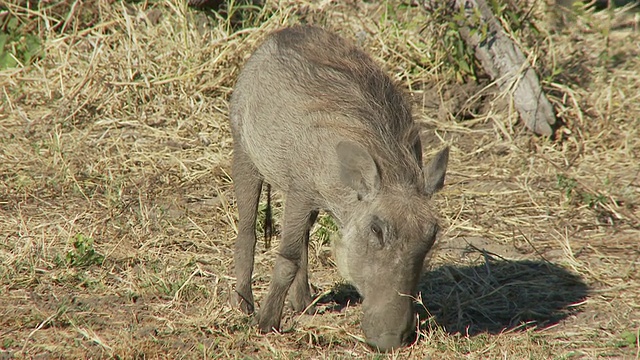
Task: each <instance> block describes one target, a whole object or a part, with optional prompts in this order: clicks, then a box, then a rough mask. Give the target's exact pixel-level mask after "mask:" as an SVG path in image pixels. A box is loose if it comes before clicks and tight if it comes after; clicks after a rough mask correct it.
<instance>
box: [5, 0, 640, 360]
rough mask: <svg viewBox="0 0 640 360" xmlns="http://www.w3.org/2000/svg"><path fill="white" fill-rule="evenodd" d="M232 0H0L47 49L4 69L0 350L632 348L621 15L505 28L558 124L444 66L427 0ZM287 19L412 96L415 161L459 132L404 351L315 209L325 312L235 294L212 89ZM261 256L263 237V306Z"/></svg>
mask: <svg viewBox="0 0 640 360" xmlns="http://www.w3.org/2000/svg"><path fill="white" fill-rule="evenodd" d="M238 4H239V5H237V7H236V8H234V7H233V6H231V10H230V11H227V12H226V15H225V14H222V13H221V14H218V13H214V12H206V13H203V12H198V11H194V10H193V9H189V8H188V7H187V6H186V3H185V2H183V1H148V2H108V1H96V2H71V1H61V2H44V1H43V2H32V1H29V2H24V1H14V2H5V3H3V4H1V6H3V7H2V10H1V14H0V17H1V19H0V20H1V22H2V24H3V26H5V25H6V24H8V20H7V19H9V17H12V18H14V19H18V20H19V21H18V22H17V25H12V26H13V27H14V28H12V29H14V30H16V31H17V32H18V34H17V35H16V36H13V37H12V38H11V42H12V44H17V43H18V42H19V41H22V40H21V39H23V40H25V41H26V37H23V34H25V33H30V34H34V36H37V38H38V42H39V44H40V49H39V50H42V51H41V52H39V54H38V56H31V57H30V59H29V61H25V58H24V56H23V55H20V56H18V60H20V61H16V62H15V63H12V64H13V65H11V66H10V67H8V68H7V69H4V70H2V71H0V99H1V102H0V299H2V300H1V301H0V351H1V353H0V357H6V358H34V357H42V358H56V357H57V358H245V357H249V358H270V357H276V358H291V357H303V358H353V357H356V358H381V357H390V358H394V357H396V358H407V357H416V358H425V357H433V358H462V357H470V358H503V357H506V358H534V359H548V358H603V357H605V358H606V357H613V358H634V357H637V356H638V348H639V345H638V337H637V334H638V329H639V328H640V323H639V322H638V321H639V320H638V319H640V308H639V307H638V303H639V301H640V285H639V284H640V278H639V277H638V274H639V273H640V271H638V264H639V263H640V248H639V246H640V245H639V244H640V243H639V242H638V239H639V238H640V212H639V211H640V210H639V209H640V167H639V165H638V164H640V159H639V158H638V157H639V156H640V142H639V141H640V140H638V139H640V137H639V136H638V129H639V128H640V126H639V125H640V123H639V121H640V120H639V119H640V101H639V100H640V98H639V95H638V90H637V89H638V88H640V76H639V75H638V74H639V73H640V61H639V60H638V59H640V57H639V56H638V55H640V50H639V49H638V47H637V43H638V41H639V40H640V39H639V37H638V33H637V32H634V31H633V30H630V29H628V28H620V29H616V30H615V31H614V30H612V28H613V27H614V26H613V25H612V24H614V23H617V20H618V19H619V17H622V16H623V14H622V13H618V12H614V13H609V14H607V15H606V16H602V14H598V13H584V14H580V15H579V16H578V17H577V18H576V19H575V20H574V21H575V22H574V23H572V25H571V26H566V27H559V28H556V27H553V26H552V25H550V24H549V23H548V22H547V19H546V14H547V13H546V10H545V9H544V7H543V6H542V5H541V4H539V6H538V7H536V6H533V7H532V8H531V9H532V12H531V13H530V14H529V15H530V17H529V21H532V22H533V24H534V25H535V28H536V31H537V32H535V31H532V30H531V27H528V26H519V27H517V29H516V30H513V31H514V33H513V34H512V35H513V36H514V38H516V39H523V40H522V42H523V46H524V50H525V53H526V54H527V55H528V56H529V58H530V59H531V60H532V61H534V60H535V61H534V63H535V66H536V67H537V70H538V71H539V72H540V73H541V74H542V75H541V77H542V78H543V79H545V80H544V82H543V85H544V87H545V89H546V90H547V91H548V92H549V94H550V97H551V100H552V102H553V103H554V106H555V107H556V110H557V112H558V115H559V117H560V118H561V119H562V120H563V124H562V126H561V127H560V128H558V129H557V130H556V133H555V134H554V137H553V138H552V139H544V138H538V137H535V136H532V135H531V134H529V133H526V132H525V131H524V130H523V126H522V125H521V124H520V123H519V121H518V119H517V116H516V114H514V113H513V111H512V109H511V108H510V107H509V105H508V100H509V99H508V96H506V95H505V94H500V93H496V91H495V89H494V88H493V87H492V86H491V84H490V83H489V82H488V81H487V80H486V79H485V78H483V77H482V74H478V75H479V79H478V83H475V82H473V81H467V83H465V84H462V83H460V82H459V81H460V80H461V79H462V80H465V81H466V79H468V78H467V77H466V75H464V74H463V73H460V72H459V69H458V70H456V66H455V64H452V61H455V60H456V59H451V56H452V55H451V54H452V53H454V52H451V51H449V50H450V49H447V48H446V46H447V44H451V43H452V42H451V41H449V42H448V41H444V40H443V39H442V36H444V34H446V31H447V29H448V27H447V24H442V22H441V21H442V20H441V19H442V17H441V16H439V14H430V13H429V12H426V11H425V10H424V9H422V8H420V7H418V6H408V5H407V4H406V3H400V2H382V3H351V2H349V3H342V2H335V3H333V2H280V3H274V2H267V3H266V5H265V6H263V7H256V6H253V5H251V6H244V5H242V3H238ZM611 14H613V15H611ZM436 15H438V16H436ZM436 19H437V20H438V21H436ZM299 22H308V23H314V24H319V25H322V26H326V27H328V28H331V29H333V30H335V31H337V32H339V33H340V34H342V35H343V36H345V37H347V38H351V39H354V41H356V42H357V43H358V44H359V45H360V46H362V47H363V48H365V49H366V51H367V52H369V53H370V54H372V56H373V57H374V59H376V61H378V62H379V63H380V64H383V66H384V67H385V69H387V70H388V71H389V72H390V73H391V74H392V76H393V77H394V78H395V79H397V80H398V81H399V82H400V83H401V84H402V85H403V86H404V87H405V88H407V89H409V91H410V94H411V97H412V99H413V102H414V104H415V113H416V118H417V120H418V121H419V122H421V123H422V124H424V127H425V133H424V136H423V143H424V144H426V146H425V157H428V156H430V154H431V153H433V152H435V151H437V149H439V148H441V147H442V146H443V145H444V144H449V145H450V146H451V160H450V167H449V173H448V176H447V183H446V186H445V189H444V190H443V191H442V192H441V193H439V194H438V195H437V196H436V197H435V198H434V201H435V202H436V204H437V205H438V206H439V209H440V212H441V214H442V223H443V233H442V234H441V236H440V238H439V240H438V247H437V249H435V250H434V252H433V254H432V255H431V259H430V262H429V264H428V266H427V267H426V268H425V273H424V276H423V280H422V282H421V285H420V289H421V296H420V297H419V298H418V299H417V300H418V302H417V304H416V306H417V308H418V309H419V310H420V312H421V325H420V328H419V329H418V330H419V333H420V337H419V339H418V342H417V343H415V344H414V345H412V346H411V347H408V348H406V349H402V350H400V351H399V352H398V353H395V354H389V355H379V354H375V353H373V352H371V350H370V349H369V348H367V347H366V345H364V343H363V342H362V334H361V330H360V309H359V305H358V296H357V293H355V291H354V290H353V289H352V288H349V287H348V286H347V285H345V284H344V283H343V282H342V280H341V279H340V277H339V276H338V275H337V273H336V269H335V264H334V263H333V259H332V254H331V249H330V239H331V237H333V236H338V235H337V234H336V233H335V229H334V224H332V222H331V221H330V219H328V218H323V219H322V221H321V222H320V224H319V225H317V228H316V229H315V231H314V235H313V236H314V241H313V242H312V249H311V251H310V261H311V265H310V268H311V270H312V274H311V281H312V284H313V286H314V288H315V290H316V293H317V294H319V296H322V298H321V299H319V300H320V304H319V309H320V312H319V313H318V314H316V315H313V316H307V315H303V316H300V315H298V314H294V313H292V312H287V313H286V314H285V318H284V327H283V332H282V333H281V334H268V335H260V334H258V333H257V331H256V329H255V327H254V326H253V325H252V321H253V318H251V317H246V316H244V315H243V314H241V313H240V312H238V311H237V310H235V309H233V308H232V307H231V306H230V304H229V298H230V294H232V293H233V285H234V282H235V279H234V278H233V271H232V269H233V264H232V254H233V253H232V249H233V241H234V239H235V234H236V229H235V221H236V211H235V204H234V201H235V200H234V195H233V192H232V181H231V178H230V176H229V172H230V159H231V148H232V146H231V145H232V143H231V137H230V134H229V129H228V123H227V105H228V104H227V101H228V98H229V95H230V92H231V89H232V86H233V83H234V79H235V76H236V75H237V73H238V70H239V68H240V67H241V66H242V64H243V63H244V61H245V59H246V58H247V57H248V55H249V54H250V52H251V50H252V49H253V48H254V47H255V45H256V44H257V42H259V41H260V40H261V39H262V38H263V37H264V36H265V35H266V34H267V33H268V32H269V31H271V30H274V29H276V28H279V27H281V26H283V25H287V24H293V23H299ZM506 23H508V22H506ZM14 24H16V23H15V22H14ZM524 25H526V23H525V24H524ZM5 28H8V27H6V26H5ZM18 29H19V31H18ZM448 40H455V39H448ZM453 43H455V41H454V42H453ZM12 46H13V45H12ZM12 49H13V48H12ZM16 49H18V48H16ZM458 60H459V59H458ZM456 71H457V72H456ZM275 206H276V211H275V215H276V230H278V226H277V225H279V224H278V220H279V214H280V210H281V202H280V201H279V200H278V197H277V196H276V201H275ZM276 233H277V231H276ZM276 249H277V239H274V244H273V245H272V246H271V247H265V244H263V243H261V244H259V247H258V252H257V253H258V254H257V261H256V270H255V275H254V291H255V294H256V298H257V304H258V306H259V305H260V301H261V299H262V298H263V296H264V295H265V293H266V289H267V286H268V283H269V278H270V271H271V266H272V263H273V258H274V255H275V251H276Z"/></svg>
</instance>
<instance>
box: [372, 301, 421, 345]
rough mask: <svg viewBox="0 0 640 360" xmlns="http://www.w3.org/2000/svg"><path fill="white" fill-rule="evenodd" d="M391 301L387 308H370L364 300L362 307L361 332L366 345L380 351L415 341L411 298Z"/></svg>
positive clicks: (414, 323) (414, 321) (414, 322)
mask: <svg viewBox="0 0 640 360" xmlns="http://www.w3.org/2000/svg"><path fill="white" fill-rule="evenodd" d="M375 300H376V299H372V301H375ZM392 301H394V302H393V303H390V304H386V305H387V306H380V307H371V306H370V304H369V301H368V300H367V299H365V301H364V302H363V305H362V306H363V310H364V316H363V319H362V330H363V331H364V334H365V337H366V340H367V343H368V344H369V345H371V346H372V347H374V348H377V349H378V350H380V351H390V350H393V349H397V348H399V347H401V346H403V345H407V344H409V343H411V342H413V340H415V330H416V316H415V313H414V311H413V304H412V301H411V298H408V297H405V298H404V299H401V298H398V299H394V300H392Z"/></svg>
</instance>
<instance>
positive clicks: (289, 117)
mask: <svg viewBox="0 0 640 360" xmlns="http://www.w3.org/2000/svg"><path fill="white" fill-rule="evenodd" d="M230 117H231V124H232V131H233V138H234V156H233V180H234V186H235V192H236V196H237V205H238V213H239V221H238V239H237V242H236V249H235V269H236V276H237V285H236V292H237V298H236V299H235V300H236V301H237V302H238V305H239V306H240V308H241V309H242V310H243V311H245V312H246V313H252V312H253V309H254V301H253V294H252V290H251V276H252V272H253V263H254V251H255V244H256V231H255V224H256V211H257V206H258V201H259V197H260V190H261V188H262V184H263V181H266V182H267V183H269V184H272V185H273V186H275V187H276V188H279V189H280V190H282V191H283V193H284V194H285V210H284V219H283V228H282V241H281V243H280V247H279V249H278V256H277V259H276V263H275V267H274V271H273V276H272V279H271V285H270V289H269V292H268V294H267V296H266V298H265V299H264V300H263V301H262V304H261V309H260V313H259V317H258V318H259V328H260V330H262V331H265V332H266V331H271V330H273V329H278V328H279V326H280V318H281V316H282V309H283V305H284V300H285V296H286V294H287V292H288V293H289V299H290V301H291V303H292V305H293V308H294V309H295V310H296V311H302V310H304V309H305V308H307V306H308V305H309V304H310V303H311V301H312V298H311V293H310V290H309V283H308V278H307V251H308V250H307V247H308V242H309V230H310V228H311V226H312V225H313V223H314V221H315V219H316V216H317V215H318V211H319V210H325V211H328V212H330V213H331V214H332V215H333V217H334V218H335V219H336V221H337V223H338V224H339V226H340V229H341V232H342V239H341V240H340V241H338V242H337V244H335V257H336V262H337V264H338V268H339V270H340V272H341V273H342V274H343V276H344V277H345V278H346V279H347V280H348V281H350V282H351V283H352V284H353V285H354V286H355V287H356V288H357V289H358V291H359V292H360V294H361V295H362V297H363V303H362V308H363V312H364V316H363V321H362V327H363V330H364V333H365V336H366V339H367V341H368V342H369V343H370V344H371V345H373V346H375V347H377V348H379V349H381V350H388V349H393V348H396V347H399V346H401V345H402V344H403V342H405V341H406V340H407V339H408V337H409V335H410V334H412V333H413V330H414V329H415V313H414V310H413V300H412V296H413V295H415V292H416V286H417V285H416V284H417V282H418V280H419V276H420V272H421V269H422V265H423V261H424V258H425V256H426V254H427V252H428V251H429V249H430V248H431V246H432V245H433V242H434V240H435V237H436V232H437V230H438V225H437V221H436V214H435V212H434V210H433V209H432V206H431V204H430V197H431V195H432V194H433V193H434V192H435V191H437V190H438V189H440V188H441V187H442V185H443V182H444V176H445V171H446V165H447V161H448V148H445V149H444V150H442V151H441V152H439V153H438V154H437V155H436V156H435V157H434V159H433V160H432V161H431V162H430V164H429V165H427V166H426V167H425V169H424V171H423V169H422V146H421V143H420V137H419V131H418V126H417V125H416V124H415V123H414V121H413V119H412V116H411V111H410V106H409V105H408V103H407V101H406V100H405V98H404V96H403V94H402V92H401V91H400V90H398V88H397V87H396V86H395V85H394V83H393V82H392V81H391V80H390V79H389V77H388V76H387V75H385V74H384V73H383V72H382V71H381V70H380V68H379V67H378V66H376V64H375V63H374V62H373V60H371V58H370V57H369V56H367V55H366V54H365V53H364V52H362V51H360V50H358V49H357V48H356V47H355V46H353V45H351V44H349V43H348V42H346V41H344V40H342V39H341V38H339V37H338V36H336V35H334V34H331V33H329V32H327V31H325V30H322V29H320V28H317V27H293V28H288V29H284V30H280V31H277V32H275V33H273V34H271V35H270V36H269V37H268V38H267V40H266V41H265V42H264V43H263V44H262V45H261V46H260V47H259V48H258V49H257V50H256V51H255V53H254V54H253V55H252V56H251V58H250V59H249V60H248V62H247V63H246V65H245V67H244V69H243V70H242V72H241V73H240V75H239V78H238V82H237V84H236V87H235V90H234V93H233V96H232V99H231V106H230Z"/></svg>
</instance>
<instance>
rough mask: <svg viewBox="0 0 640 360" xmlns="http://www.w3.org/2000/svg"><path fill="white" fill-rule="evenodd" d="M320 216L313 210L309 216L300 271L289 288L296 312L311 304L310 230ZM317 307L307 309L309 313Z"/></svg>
mask: <svg viewBox="0 0 640 360" xmlns="http://www.w3.org/2000/svg"><path fill="white" fill-rule="evenodd" d="M317 217H318V212H317V211H313V212H311V216H310V217H309V228H308V229H307V231H305V233H304V245H303V246H302V255H301V257H300V266H299V267H298V272H297V273H296V277H295V279H294V280H293V284H291V289H289V301H291V306H292V307H293V310H294V311H296V312H302V311H304V310H305V309H306V308H307V306H309V304H311V300H312V297H311V291H310V288H309V272H308V264H309V230H310V229H311V227H312V226H313V223H315V222H316V218H317ZM314 312H315V309H314V308H313V307H310V308H309V309H308V310H307V313H308V314H313V313H314Z"/></svg>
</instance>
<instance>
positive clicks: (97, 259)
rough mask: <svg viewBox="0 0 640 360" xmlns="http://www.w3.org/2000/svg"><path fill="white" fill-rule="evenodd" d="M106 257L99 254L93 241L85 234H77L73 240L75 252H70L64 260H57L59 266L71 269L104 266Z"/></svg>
mask: <svg viewBox="0 0 640 360" xmlns="http://www.w3.org/2000/svg"><path fill="white" fill-rule="evenodd" d="M103 261H104V255H102V254H100V253H98V252H97V251H96V250H95V249H94V247H93V239H92V238H90V237H86V236H84V235H83V234H77V235H76V236H75V237H74V238H73V250H69V251H68V252H67V253H66V255H65V256H64V259H60V258H58V259H57V261H56V262H57V263H58V264H64V265H66V266H69V267H78V268H85V267H89V266H91V265H102V263H103Z"/></svg>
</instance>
